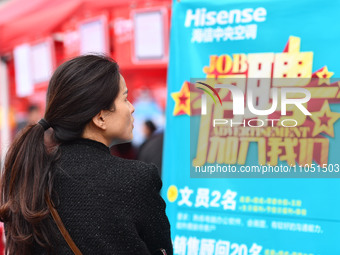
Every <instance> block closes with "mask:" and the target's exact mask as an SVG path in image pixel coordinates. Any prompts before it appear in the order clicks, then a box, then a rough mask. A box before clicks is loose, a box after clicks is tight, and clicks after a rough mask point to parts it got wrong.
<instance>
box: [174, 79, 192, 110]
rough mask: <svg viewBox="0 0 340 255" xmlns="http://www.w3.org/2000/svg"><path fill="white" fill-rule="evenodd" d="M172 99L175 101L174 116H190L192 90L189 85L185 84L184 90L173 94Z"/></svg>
mask: <svg viewBox="0 0 340 255" xmlns="http://www.w3.org/2000/svg"><path fill="white" fill-rule="evenodd" d="M171 97H172V98H173V99H174V101H175V107H174V112H173V115H175V116H176V115H182V114H187V115H189V116H190V89H189V83H188V82H187V81H186V82H184V83H183V85H182V88H181V90H180V91H178V92H173V93H171Z"/></svg>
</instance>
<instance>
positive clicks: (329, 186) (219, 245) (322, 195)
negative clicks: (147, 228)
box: [162, 0, 340, 255]
mask: <svg viewBox="0 0 340 255" xmlns="http://www.w3.org/2000/svg"><path fill="white" fill-rule="evenodd" d="M260 7H261V8H265V9H266V12H267V13H266V17H265V21H261V22H257V23H256V24H257V35H256V38H255V39H244V40H227V41H223V40H220V41H219V42H218V41H216V40H215V41H213V42H208V43H204V42H200V43H197V42H196V43H194V42H192V36H193V34H192V33H193V28H194V26H193V24H194V22H191V26H189V27H186V26H185V19H186V14H187V11H188V10H189V9H191V10H192V11H195V10H196V9H197V8H205V9H206V12H209V11H216V12H218V11H221V10H226V11H228V12H229V11H230V10H234V9H239V10H243V9H246V8H253V9H254V10H255V9H256V8H260ZM339 10H340V2H339V1H327V2H321V1H317V0H312V1H311V0H308V1H307V0H299V1H296V0H282V1H279V0H276V1H265V0H262V1H251V0H248V1H246V0H244V1H239V0H229V1H223V0H220V1H217V0H214V1H188V0H182V1H174V2H173V9H172V11H173V14H172V25H171V39H170V62H169V71H168V97H167V112H166V130H165V141H164V151H163V176H162V179H163V190H162V195H163V197H164V199H165V201H166V203H167V214H168V216H169V220H170V223H171V231H172V239H173V243H174V252H175V254H242V255H244V254H249V255H250V254H252V255H255V254H266V255H267V254H268V255H269V254H270V255H279V254H280V255H290V254H296V255H298V254H314V255H316V254H319V255H321V254H322V255H328V254H340V246H339V245H338V239H339V237H340V196H339V191H340V188H339V187H340V179H280V178H277V179H250V178H249V179H247V178H242V179H217V178H213V179H211V178H210V179H207V178H203V179H195V178H190V165H191V160H192V155H190V117H189V116H188V115H186V114H183V115H177V116H174V114H173V112H174V107H175V102H174V100H173V98H172V97H171V94H172V93H174V92H178V91H180V90H181V88H182V85H183V83H184V82H185V81H190V79H191V78H198V77H205V76H206V74H205V73H204V72H203V67H205V66H209V57H210V56H211V55H222V54H229V55H230V56H231V55H232V54H234V53H245V54H247V53H260V52H272V53H280V52H282V51H283V49H284V47H285V45H286V43H287V41H288V39H289V37H290V36H297V37H299V38H300V39H301V52H309V51H312V52H313V53H314V56H313V72H315V71H317V70H318V69H320V68H322V67H324V66H325V65H327V67H328V70H330V71H332V72H334V76H333V77H338V75H340V65H339V64H338V56H339V33H338V31H340V23H339V22H338V15H339V14H338V12H339ZM253 23H254V24H255V22H253ZM249 24H252V23H249ZM236 25H237V24H231V26H236ZM226 26H227V25H226ZM211 27H212V28H216V27H217V25H215V26H211ZM201 28H204V26H201ZM331 109H332V111H333V112H339V107H338V105H331ZM334 131H335V137H334V138H331V137H328V138H329V140H330V147H329V162H331V163H334V164H335V163H340V162H339V153H340V141H339V140H340V134H339V132H340V121H337V122H335V124H334ZM248 155H249V156H248V157H254V158H256V157H257V154H256V148H252V147H251V148H250V152H249V153H248ZM207 191H208V192H209V195H208V197H209V206H208V207H204V206H199V201H198V200H197V199H198V198H197V195H198V194H202V193H204V192H207ZM214 192H215V193H214ZM174 193H175V194H174ZM188 194H189V195H188ZM233 194H234V201H235V204H228V202H225V203H224V202H223V201H225V199H223V196H224V197H225V198H226V197H228V196H229V198H230V196H231V197H233ZM235 194H236V195H235ZM183 195H184V196H186V198H187V201H186V202H183V201H182V202H181V200H183ZM228 201H229V202H230V200H228ZM196 205H197V206H196ZM233 206H234V207H233ZM249 206H250V207H249ZM254 206H255V207H256V206H257V207H256V209H255V207H254ZM261 206H262V207H263V208H265V211H261V210H259V207H261ZM274 207H275V208H276V209H275V210H274V209H273V208H274ZM280 207H281V210H280V212H279V208H280ZM284 208H286V210H287V208H291V210H290V212H289V213H287V212H286V213H284V212H283V211H284Z"/></svg>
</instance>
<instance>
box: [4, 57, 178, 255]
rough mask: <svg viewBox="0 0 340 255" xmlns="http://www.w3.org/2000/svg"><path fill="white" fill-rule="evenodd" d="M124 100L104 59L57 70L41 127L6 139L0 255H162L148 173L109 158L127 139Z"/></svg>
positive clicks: (157, 184) (147, 168)
mask: <svg viewBox="0 0 340 255" xmlns="http://www.w3.org/2000/svg"><path fill="white" fill-rule="evenodd" d="M127 94H128V90H127V87H126V84H125V81H124V78H123V77H122V76H121V75H120V73H119V68H118V65H117V63H116V62H114V61H113V60H112V59H110V58H108V57H104V56H98V55H86V56H80V57H77V58H74V59H72V60H69V61H67V62H65V63H64V64H62V65H61V66H59V67H58V68H57V70H56V71H55V73H54V74H53V76H52V78H51V80H50V83H49V87H48V92H47V100H46V112H45V116H44V118H43V119H41V120H40V121H39V123H37V124H33V125H30V126H27V127H26V128H25V129H24V130H23V131H22V132H21V133H20V135H19V136H18V137H17V138H16V139H15V141H14V142H13V144H12V145H11V147H10V149H9V151H8V153H7V155H6V160H5V165H4V169H2V175H1V186H0V192H1V197H0V220H1V221H3V222H4V224H5V231H6V254H8V255H12V254H20V255H30V254H32V255H35V254H39V255H40V254H63V255H65V254H66V255H67V254H91V255H92V254H103V255H105V254H117V255H119V254H153V253H156V252H161V253H160V254H162V253H163V254H172V244H171V239H170V226H169V221H168V219H167V217H166V215H165V203H164V201H163V199H162V198H161V197H160V196H159V190H160V188H161V186H162V183H161V180H160V178H159V177H158V174H157V169H156V167H155V166H154V165H148V164H144V163H142V162H139V161H131V160H125V159H121V158H118V157H114V156H111V155H110V150H109V146H110V144H112V143H114V142H115V141H122V140H123V141H129V140H131V139H132V129H133V117H132V113H133V112H134V107H133V106H132V104H131V103H130V102H129V101H128V99H127ZM66 232H67V233H66Z"/></svg>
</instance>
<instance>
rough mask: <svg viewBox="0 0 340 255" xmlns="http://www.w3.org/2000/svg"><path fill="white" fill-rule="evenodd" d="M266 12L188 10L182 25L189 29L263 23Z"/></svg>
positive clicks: (249, 9)
mask: <svg viewBox="0 0 340 255" xmlns="http://www.w3.org/2000/svg"><path fill="white" fill-rule="evenodd" d="M266 16H267V10H266V9H265V8H263V7H259V8H256V9H253V8H245V9H242V10H239V9H234V10H230V11H226V10H221V11H207V9H205V8H198V9H196V10H195V11H194V10H192V9H188V10H187V13H186V17H185V23H184V25H185V26H186V27H191V25H192V24H193V25H194V26H195V27H203V26H214V25H226V24H239V23H251V22H264V21H265V20H266Z"/></svg>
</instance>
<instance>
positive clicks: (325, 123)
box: [310, 100, 340, 137]
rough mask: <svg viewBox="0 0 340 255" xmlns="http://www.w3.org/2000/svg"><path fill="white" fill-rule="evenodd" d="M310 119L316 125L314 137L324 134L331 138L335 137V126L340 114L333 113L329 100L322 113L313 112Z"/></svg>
mask: <svg viewBox="0 0 340 255" xmlns="http://www.w3.org/2000/svg"><path fill="white" fill-rule="evenodd" d="M310 117H311V119H312V120H313V121H314V123H315V125H314V129H313V134H312V135H313V136H316V135H318V134H320V133H323V132H324V133H326V134H328V135H330V136H331V137H334V128H333V124H334V123H335V122H336V121H337V120H338V119H339V118H340V113H337V112H331V109H330V108H329V104H328V100H325V102H324V103H323V105H322V107H321V110H320V111H318V112H312V115H311V116H310Z"/></svg>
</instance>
